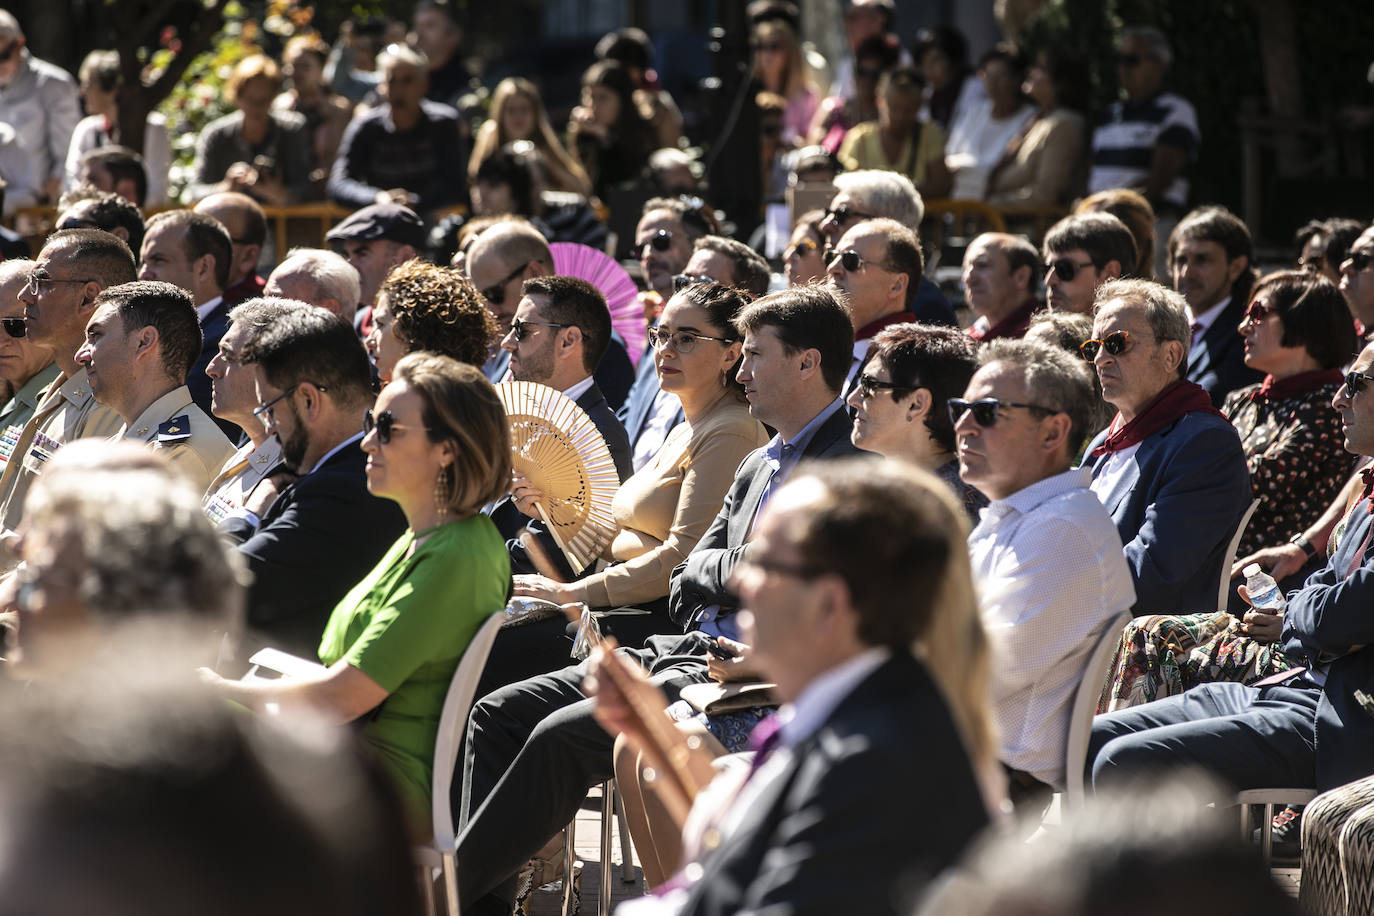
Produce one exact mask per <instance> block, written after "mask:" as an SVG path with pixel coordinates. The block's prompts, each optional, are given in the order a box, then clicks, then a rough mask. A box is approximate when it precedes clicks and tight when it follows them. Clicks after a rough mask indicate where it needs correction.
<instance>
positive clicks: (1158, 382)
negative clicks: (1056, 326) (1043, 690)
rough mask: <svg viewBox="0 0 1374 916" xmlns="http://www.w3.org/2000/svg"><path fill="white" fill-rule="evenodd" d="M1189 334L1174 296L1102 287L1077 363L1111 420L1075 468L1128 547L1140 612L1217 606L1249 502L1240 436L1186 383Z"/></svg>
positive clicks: (1125, 286) (1133, 285)
mask: <svg viewBox="0 0 1374 916" xmlns="http://www.w3.org/2000/svg"><path fill="white" fill-rule="evenodd" d="M1188 336H1189V331H1188V318H1187V313H1186V311H1185V308H1184V303H1183V301H1182V298H1181V297H1180V296H1179V295H1178V294H1177V293H1175V292H1173V291H1172V290H1168V289H1165V288H1164V287H1162V286H1160V285H1159V284H1158V283H1152V282H1150V281H1148V280H1113V281H1111V282H1109V283H1105V284H1103V285H1102V286H1101V287H1099V288H1098V291H1097V305H1096V314H1095V317H1094V318H1093V338H1094V339H1093V340H1090V341H1088V342H1087V343H1085V344H1084V347H1085V350H1084V356H1092V357H1093V363H1094V365H1095V367H1096V369H1097V376H1098V378H1099V379H1100V380H1101V382H1102V397H1103V399H1104V400H1106V401H1107V402H1108V403H1109V404H1111V405H1112V406H1113V407H1115V408H1116V409H1117V411H1118V413H1117V416H1116V418H1115V419H1114V420H1112V422H1111V424H1110V425H1109V426H1108V427H1107V428H1106V429H1105V430H1103V431H1102V432H1101V433H1100V434H1099V435H1098V436H1097V438H1096V439H1094V440H1093V441H1092V442H1091V443H1090V444H1089V445H1088V451H1087V454H1086V456H1085V457H1084V459H1083V463H1084V464H1085V465H1087V466H1089V467H1091V468H1092V473H1093V482H1092V490H1093V492H1094V493H1096V494H1097V497H1098V499H1100V500H1102V504H1103V505H1104V506H1106V508H1107V514H1109V515H1110V516H1111V517H1112V520H1113V521H1114V522H1116V530H1117V532H1118V533H1119V534H1120V535H1121V542H1122V543H1123V544H1125V550H1126V564H1127V565H1128V566H1130V567H1131V576H1132V578H1133V579H1134V581H1135V593H1136V604H1135V607H1134V610H1135V611H1136V612H1137V613H1142V614H1144V613H1172V614H1184V613H1194V612H1199V611H1215V610H1216V609H1217V591H1218V588H1219V587H1220V583H1221V575H1222V571H1223V570H1229V569H1230V567H1231V560H1232V557H1230V556H1227V554H1226V550H1227V547H1228V546H1229V545H1230V541H1231V536H1232V535H1233V534H1234V533H1235V530H1236V526H1237V525H1238V524H1239V523H1240V519H1241V516H1242V515H1244V514H1245V510H1246V509H1247V508H1248V507H1249V505H1250V500H1251V498H1252V496H1251V493H1250V475H1249V472H1248V471H1247V470H1246V464H1245V453H1244V452H1243V451H1242V449H1241V444H1240V437H1239V436H1238V435H1236V431H1235V429H1234V428H1233V427H1232V426H1231V424H1230V423H1229V422H1228V421H1227V420H1226V418H1225V417H1223V416H1222V415H1221V414H1220V413H1218V412H1217V410H1216V409H1215V408H1214V407H1213V406H1212V402H1211V400H1210V399H1209V398H1208V397H1207V393H1206V392H1205V391H1203V390H1202V389H1201V388H1199V387H1198V386H1197V385H1195V384H1193V383H1192V382H1189V381H1187V380H1185V379H1184V378H1182V375H1183V357H1184V354H1185V353H1187V348H1188V344H1187V341H1188Z"/></svg>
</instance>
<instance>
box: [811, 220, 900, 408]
mask: <svg viewBox="0 0 1374 916" xmlns="http://www.w3.org/2000/svg"><path fill="white" fill-rule="evenodd" d="M923 267H924V261H923V259H922V257H921V246H920V243H919V242H918V241H917V239H916V233H914V232H912V231H911V230H910V229H908V228H907V227H905V226H903V225H902V224H901V223H899V222H897V221H895V220H890V219H870V220H864V221H863V222H861V223H858V224H856V225H855V226H854V227H853V228H852V229H850V230H849V231H848V232H846V233H845V234H844V235H842V236H841V237H840V241H839V243H838V244H837V245H836V246H835V249H834V251H833V252H831V255H830V263H829V264H828V265H826V274H827V278H826V282H827V283H828V285H829V286H830V287H831V288H832V289H833V290H834V291H835V295H836V296H839V297H840V298H842V299H843V300H844V301H845V302H846V303H847V304H848V305H849V314H850V317H851V319H852V321H853V322H854V350H853V353H854V357H853V360H852V363H851V365H850V368H849V374H848V375H847V376H846V377H845V387H844V392H843V393H844V395H845V396H846V397H848V395H849V391H850V390H851V389H852V388H853V387H854V382H855V379H856V378H857V377H858V374H859V367H860V366H862V365H863V362H864V358H865V357H867V356H868V347H869V345H870V343H872V340H873V337H874V335H876V334H877V333H878V332H879V331H881V330H882V329H883V328H885V327H887V326H888V325H890V324H898V323H901V322H908V321H916V320H917V318H916V316H915V315H914V314H912V313H911V311H909V310H908V307H907V305H908V303H909V302H910V301H911V298H912V295H913V294H914V292H915V290H916V288H917V287H918V286H919V285H920V282H921V273H922V269H923Z"/></svg>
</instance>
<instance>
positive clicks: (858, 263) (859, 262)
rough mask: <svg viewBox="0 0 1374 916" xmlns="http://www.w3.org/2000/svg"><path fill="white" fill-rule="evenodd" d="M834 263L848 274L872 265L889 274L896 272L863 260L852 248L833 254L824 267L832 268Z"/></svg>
mask: <svg viewBox="0 0 1374 916" xmlns="http://www.w3.org/2000/svg"><path fill="white" fill-rule="evenodd" d="M836 261H839V262H840V266H841V267H843V268H844V271H845V273H850V274H852V273H854V272H856V271H860V270H863V269H864V267H865V266H866V265H869V264H872V265H873V266H874V267H877V268H878V269H879V270H886V271H888V272H889V273H894V272H895V271H896V268H894V267H889V266H888V265H886V264H879V263H878V262H877V261H867V260H864V258H863V256H862V255H860V254H859V253H858V252H857V251H855V250H854V249H853V248H846V249H845V250H844V251H836V252H834V253H833V254H831V255H830V261H829V263H828V264H827V265H826V266H828V267H834V266H835V262H836Z"/></svg>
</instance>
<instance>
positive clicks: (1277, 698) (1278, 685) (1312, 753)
mask: <svg viewBox="0 0 1374 916" xmlns="http://www.w3.org/2000/svg"><path fill="white" fill-rule="evenodd" d="M1371 379H1374V348H1370V347H1366V348H1365V349H1364V350H1363V351H1362V352H1361V353H1360V355H1359V356H1358V357H1357V358H1356V359H1355V363H1354V366H1353V367H1352V372H1350V373H1349V374H1348V375H1347V378H1346V384H1345V385H1343V386H1342V387H1341V389H1340V390H1339V391H1338V392H1336V398H1335V400H1334V401H1333V402H1332V403H1333V405H1334V406H1335V408H1336V409H1337V410H1338V411H1340V414H1341V422H1342V429H1343V430H1344V433H1345V447H1346V450H1347V451H1349V452H1351V453H1352V454H1354V455H1360V456H1369V455H1374V389H1371V387H1370V384H1369V383H1370V380H1371ZM1343 524H1344V526H1345V527H1344V531H1343V532H1342V534H1341V537H1340V538H1339V540H1338V541H1337V543H1336V544H1335V545H1334V546H1333V548H1332V550H1331V556H1330V559H1329V560H1328V561H1327V564H1326V566H1325V567H1324V568H1323V569H1320V570H1319V571H1317V572H1316V573H1314V574H1312V575H1311V576H1310V577H1308V579H1307V581H1306V582H1305V583H1304V585H1303V587H1302V588H1300V589H1297V590H1295V591H1292V592H1290V593H1289V594H1288V596H1287V599H1288V604H1287V607H1286V608H1285V609H1284V611H1283V630H1282V633H1281V635H1280V641H1281V644H1282V648H1283V653H1284V655H1285V656H1286V657H1287V658H1288V660H1289V661H1290V662H1291V663H1292V665H1293V666H1294V667H1293V668H1292V669H1290V670H1289V671H1286V672H1284V673H1283V674H1279V675H1274V676H1272V677H1268V678H1264V679H1263V680H1261V681H1258V682H1256V683H1253V684H1250V685H1246V684H1236V683H1226V684H1201V685H1199V686H1197V687H1194V688H1193V689H1192V690H1189V691H1187V692H1186V693H1184V694H1182V695H1181V696H1173V697H1166V698H1164V699H1161V700H1156V701H1155V702H1153V703H1148V704H1146V705H1144V706H1137V707H1135V708H1132V709H1125V710H1119V711H1117V712H1112V713H1108V714H1106V715H1104V716H1099V717H1098V718H1097V719H1096V720H1094V723H1093V731H1092V738H1091V739H1090V741H1089V745H1088V761H1087V763H1088V775H1089V776H1090V777H1091V779H1092V783H1093V786H1094V787H1098V786H1107V785H1109V784H1111V783H1113V781H1114V780H1117V779H1119V778H1120V777H1123V776H1130V775H1132V774H1140V773H1143V772H1147V771H1151V770H1154V771H1157V770H1158V768H1160V767H1164V766H1167V767H1186V766H1197V767H1201V768H1202V769H1205V770H1208V771H1210V772H1212V773H1214V774H1215V775H1216V776H1217V777H1219V778H1220V780H1221V782H1222V784H1224V785H1227V786H1229V787H1230V789H1231V790H1232V791H1234V790H1235V789H1253V788H1262V787H1266V786H1279V785H1281V786H1292V787H1295V788H1315V789H1318V790H1326V789H1330V788H1334V787H1335V786H1338V785H1342V784H1344V783H1348V782H1352V781H1354V780H1356V779H1359V778H1362V777H1365V776H1368V775H1369V774H1370V773H1371V772H1374V716H1371V715H1370V714H1369V710H1368V709H1367V708H1365V707H1366V703H1365V700H1367V697H1364V694H1363V693H1361V691H1369V690H1370V685H1371V684H1374V648H1371V646H1374V616H1371V614H1370V607H1371V606H1374V550H1371V545H1374V537H1371V535H1374V503H1371V501H1370V487H1369V486H1366V487H1365V488H1364V490H1363V492H1362V493H1361V494H1360V496H1359V498H1358V499H1357V501H1356V502H1355V503H1354V504H1353V505H1352V506H1351V507H1350V509H1349V511H1348V512H1347V513H1346V518H1345V521H1344V523H1343ZM1232 798H1234V796H1232Z"/></svg>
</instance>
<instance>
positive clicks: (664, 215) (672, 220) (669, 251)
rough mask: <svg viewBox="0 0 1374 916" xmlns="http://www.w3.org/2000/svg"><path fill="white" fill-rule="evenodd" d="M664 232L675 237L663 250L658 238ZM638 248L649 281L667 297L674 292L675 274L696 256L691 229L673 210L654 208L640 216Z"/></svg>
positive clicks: (637, 228)
mask: <svg viewBox="0 0 1374 916" xmlns="http://www.w3.org/2000/svg"><path fill="white" fill-rule="evenodd" d="M660 232H666V233H668V234H669V236H671V238H669V239H668V242H667V248H665V249H663V250H660V249H659V244H660V243H658V242H656V241H655V239H656V238H658V239H661V238H663V236H660V235H659V233H660ZM635 250H636V251H637V252H638V253H639V266H640V268H641V269H642V270H643V272H644V277H645V282H646V283H648V285H649V288H650V289H652V290H654V291H655V292H657V293H658V294H659V295H660V296H662V297H663V298H664V299H665V300H666V299H667V298H668V297H669V296H671V295H672V294H673V277H674V276H676V275H677V274H680V273H682V269H683V268H684V267H686V266H687V260H688V259H689V258H691V256H692V240H691V239H689V238H688V237H687V229H686V228H685V227H684V226H683V225H682V221H681V220H680V219H678V218H677V215H676V214H675V213H673V211H672V210H650V211H649V212H648V213H645V214H644V215H643V216H642V217H640V220H639V225H638V226H636V227H635Z"/></svg>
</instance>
